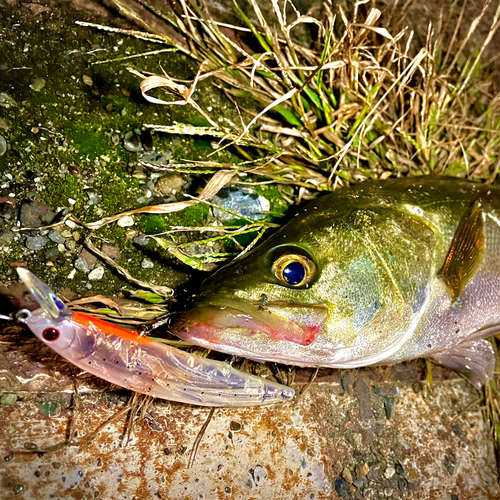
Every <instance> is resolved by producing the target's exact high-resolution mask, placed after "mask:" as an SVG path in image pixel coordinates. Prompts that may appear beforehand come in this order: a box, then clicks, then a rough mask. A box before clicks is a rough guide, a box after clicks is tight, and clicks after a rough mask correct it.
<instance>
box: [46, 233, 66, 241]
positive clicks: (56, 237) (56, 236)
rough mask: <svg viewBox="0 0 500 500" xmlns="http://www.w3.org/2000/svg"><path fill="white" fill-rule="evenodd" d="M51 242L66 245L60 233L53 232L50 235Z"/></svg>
mask: <svg viewBox="0 0 500 500" xmlns="http://www.w3.org/2000/svg"><path fill="white" fill-rule="evenodd" d="M49 240H51V241H53V242H54V243H64V241H65V240H64V238H63V236H62V234H61V233H60V232H59V231H51V232H50V233H49Z"/></svg>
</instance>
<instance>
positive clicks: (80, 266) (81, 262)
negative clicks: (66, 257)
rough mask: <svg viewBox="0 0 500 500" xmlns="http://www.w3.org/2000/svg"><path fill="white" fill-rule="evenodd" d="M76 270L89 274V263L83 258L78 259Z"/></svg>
mask: <svg viewBox="0 0 500 500" xmlns="http://www.w3.org/2000/svg"><path fill="white" fill-rule="evenodd" d="M74 266H75V269H76V270H77V271H80V272H81V273H84V274H87V273H88V272H89V265H88V264H87V261H86V260H85V259H84V258H82V257H78V259H76V260H75V264H74Z"/></svg>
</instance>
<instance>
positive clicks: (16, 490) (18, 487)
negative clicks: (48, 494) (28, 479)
mask: <svg viewBox="0 0 500 500" xmlns="http://www.w3.org/2000/svg"><path fill="white" fill-rule="evenodd" d="M23 490H24V486H23V485H22V484H16V485H15V486H14V488H12V491H13V492H14V493H15V494H16V495H17V494H18V493H21V491H23Z"/></svg>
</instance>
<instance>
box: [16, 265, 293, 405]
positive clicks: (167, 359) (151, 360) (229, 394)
mask: <svg viewBox="0 0 500 500" xmlns="http://www.w3.org/2000/svg"><path fill="white" fill-rule="evenodd" d="M18 273H19V275H20V277H21V279H22V280H23V282H24V283H25V284H26V286H27V287H28V289H29V290H30V292H31V293H32V295H33V296H34V298H35V299H36V300H37V301H38V303H39V304H40V306H41V307H40V308H39V309H36V310H35V311H33V312H32V313H31V314H30V315H29V316H28V317H27V318H26V319H25V320H24V321H25V323H26V324H27V326H28V327H29V328H30V329H31V330H32V331H33V333H34V334H35V335H36V336H37V337H38V338H40V340H42V341H43V342H44V343H45V344H47V345H48V346H49V347H51V348H52V349H53V350H54V351H56V352H57V353H59V354H60V355H61V356H63V357H64V358H65V359H66V360H67V361H69V362H70V363H72V364H74V365H76V366H78V367H79V368H81V369H82V370H85V371H87V372H89V373H92V374H94V375H97V376H98V377H100V378H103V379H105V380H107V381H108V382H111V383H113V384H116V385H119V386H121V387H125V388H127V389H131V390H133V391H136V392H140V393H143V394H148V395H150V396H154V397H158V398H161V399H168V400H171V401H179V402H182V403H191V404H195V405H201V406H254V405H262V404H268V403H274V402H278V401H283V400H286V399H290V398H291V397H292V396H293V394H294V391H293V389H291V388H289V387H286V386H282V385H280V384H277V383H274V382H271V381H267V380H264V379H262V378H259V377H255V376H253V375H249V374H246V373H243V372H240V371H238V370H236V369H234V368H232V367H231V366H230V365H229V364H227V363H224V362H221V361H216V360H212V359H206V358H203V357H201V356H197V355H194V354H190V353H188V352H185V351H181V350H179V349H175V348H174V347H171V346H169V345H166V344H163V343H160V342H157V341H154V340H152V339H150V338H148V337H141V336H140V335H138V334H137V333H135V332H130V331H128V330H125V329H123V328H120V327H117V326H114V325H112V324H110V323H107V322H106V321H103V320H101V319H98V318H94V317H93V316H91V315H88V314H84V313H80V312H74V311H71V310H69V309H68V307H66V306H65V305H64V304H63V303H62V302H61V301H60V299H58V298H57V297H56V296H55V295H54V293H53V292H52V291H51V290H50V289H49V287H48V286H47V285H46V284H45V283H43V282H41V281H40V280H39V279H38V278H36V276H34V275H33V274H32V273H30V272H29V271H27V270H26V269H18Z"/></svg>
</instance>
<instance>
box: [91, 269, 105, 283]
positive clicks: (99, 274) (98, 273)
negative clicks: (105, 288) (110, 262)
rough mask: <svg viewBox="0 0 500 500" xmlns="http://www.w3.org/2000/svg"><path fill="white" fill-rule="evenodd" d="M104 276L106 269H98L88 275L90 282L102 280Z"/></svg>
mask: <svg viewBox="0 0 500 500" xmlns="http://www.w3.org/2000/svg"><path fill="white" fill-rule="evenodd" d="M103 276H104V267H101V266H99V267H96V268H95V269H94V270H92V271H90V273H89V274H88V278H89V280H93V281H95V280H100V279H102V277H103Z"/></svg>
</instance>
